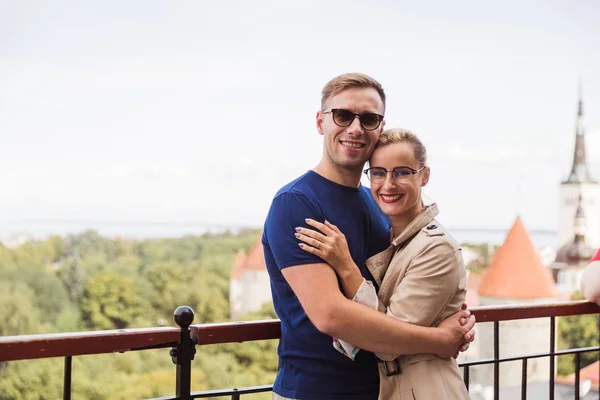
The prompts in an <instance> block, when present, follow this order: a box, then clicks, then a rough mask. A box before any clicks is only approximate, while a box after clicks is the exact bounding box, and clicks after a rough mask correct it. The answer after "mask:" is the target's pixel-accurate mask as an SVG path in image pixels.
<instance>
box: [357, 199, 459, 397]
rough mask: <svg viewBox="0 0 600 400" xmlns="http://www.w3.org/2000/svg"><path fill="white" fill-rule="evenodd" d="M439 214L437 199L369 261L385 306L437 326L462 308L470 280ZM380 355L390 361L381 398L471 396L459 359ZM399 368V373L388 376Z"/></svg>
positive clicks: (397, 315) (401, 315)
mask: <svg viewBox="0 0 600 400" xmlns="http://www.w3.org/2000/svg"><path fill="white" fill-rule="evenodd" d="M437 214H438V208H437V205H436V204H433V205H431V206H428V207H427V208H426V209H425V210H424V211H423V212H422V213H421V214H420V215H419V216H418V217H417V218H415V219H414V220H413V221H412V222H411V223H410V225H409V226H407V227H406V229H405V230H404V231H403V232H402V233H401V234H400V235H398V236H397V237H396V238H394V239H393V240H392V244H391V246H390V247H389V248H388V249H387V250H385V251H383V252H381V253H379V254H376V255H374V256H373V257H371V258H369V259H368V260H367V267H368V268H369V270H370V271H371V274H372V275H373V278H375V281H376V282H377V284H378V285H379V293H378V297H379V301H380V306H379V309H380V311H382V312H385V313H387V314H388V315H390V316H392V317H394V318H397V319H399V320H401V321H405V322H410V323H413V324H419V325H423V326H436V325H437V324H439V323H440V322H441V321H442V320H443V319H445V318H446V317H448V316H450V315H452V314H454V313H455V312H456V311H458V310H459V309H460V307H461V305H462V304H463V302H464V300H465V295H466V280H467V279H466V271H465V266H464V261H463V258H462V253H461V249H460V246H459V245H458V243H457V242H456V241H455V240H454V238H452V236H450V234H449V233H448V232H447V231H446V230H445V229H444V228H443V227H442V225H441V224H440V223H439V222H438V221H436V220H435V219H434V218H435V216H436V215H437ZM377 356H378V357H379V359H381V360H383V361H384V362H381V363H380V364H379V375H380V377H381V387H380V393H379V399H381V400H396V399H398V400H413V399H416V400H432V399H435V400H441V399H451V400H460V399H468V398H469V395H468V392H467V390H466V388H465V385H464V382H463V380H462V377H461V374H460V371H459V368H458V365H457V364H456V360H455V359H453V358H450V359H442V358H439V357H437V356H436V355H434V354H415V355H405V356H398V355H397V354H382V353H377ZM394 360H396V362H394ZM397 367H399V368H397ZM386 369H387V373H386ZM397 369H399V370H400V372H399V373H396V374H394V375H391V376H388V374H389V373H393V372H394V371H396V370H397Z"/></svg>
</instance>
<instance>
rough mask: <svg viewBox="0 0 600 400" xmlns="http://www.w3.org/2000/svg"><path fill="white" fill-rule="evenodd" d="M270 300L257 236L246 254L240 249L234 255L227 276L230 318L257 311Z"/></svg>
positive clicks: (263, 261)
mask: <svg viewBox="0 0 600 400" xmlns="http://www.w3.org/2000/svg"><path fill="white" fill-rule="evenodd" d="M271 300H272V298H271V283H270V281H269V274H268V272H267V266H266V263H265V256H264V253H263V246H262V243H261V241H260V236H259V237H258V239H257V241H256V242H255V243H254V245H253V246H252V248H251V249H250V251H249V252H248V255H246V254H245V253H244V251H243V250H240V251H239V252H238V254H237V256H236V259H235V263H234V266H233V270H232V271H231V275H230V278H229V304H230V313H231V319H232V320H235V319H238V318H239V317H241V316H242V315H244V314H246V313H247V312H250V311H258V310H260V308H261V307H262V306H263V304H265V303H268V302H269V301H271Z"/></svg>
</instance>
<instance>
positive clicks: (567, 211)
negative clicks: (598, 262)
mask: <svg viewBox="0 0 600 400" xmlns="http://www.w3.org/2000/svg"><path fill="white" fill-rule="evenodd" d="M580 197H581V200H579V198H580ZM579 204H581V207H582V209H583V212H584V214H585V215H586V217H587V222H588V224H587V226H586V227H585V237H586V238H587V240H588V244H589V245H590V246H592V247H595V248H598V247H600V183H599V182H598V181H597V180H595V179H594V177H593V176H592V174H591V173H590V170H589V168H588V165H587V159H586V148H585V129H584V124H583V101H582V99H581V96H580V98H579V107H578V110H577V123H576V126H575V146H574V151H573V165H572V167H571V171H570V173H569V176H568V177H567V179H566V180H564V181H563V182H562V183H561V184H560V204H559V227H558V236H559V237H558V239H559V246H562V245H564V244H565V243H568V242H569V241H571V239H572V238H573V235H574V233H575V232H574V231H573V229H574V227H573V218H574V217H575V213H576V212H577V208H578V206H579Z"/></svg>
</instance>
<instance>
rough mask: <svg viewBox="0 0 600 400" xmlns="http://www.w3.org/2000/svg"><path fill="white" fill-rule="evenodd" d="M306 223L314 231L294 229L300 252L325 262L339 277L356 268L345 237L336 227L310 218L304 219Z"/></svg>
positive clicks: (300, 228)
mask: <svg viewBox="0 0 600 400" xmlns="http://www.w3.org/2000/svg"><path fill="white" fill-rule="evenodd" d="M306 223H307V224H308V225H310V226H312V227H313V228H315V229H316V230H314V229H308V228H302V227H298V228H296V238H298V240H300V241H301V243H298V245H299V246H300V248H301V249H302V250H304V251H307V252H309V253H312V254H314V255H316V256H319V257H321V258H322V259H323V260H325V261H327V263H328V264H329V265H330V266H331V267H332V268H333V269H334V270H335V272H336V273H337V274H338V275H339V276H340V277H341V276H342V275H343V274H344V273H348V272H350V271H351V270H352V269H356V268H357V267H356V264H354V261H353V260H352V256H351V255H350V250H349V249H348V242H347V241H346V236H344V234H343V233H342V232H341V231H340V230H339V229H338V227H337V226H335V225H333V224H332V223H330V222H328V221H325V223H324V224H322V223H320V222H318V221H315V220H313V219H310V218H307V219H306Z"/></svg>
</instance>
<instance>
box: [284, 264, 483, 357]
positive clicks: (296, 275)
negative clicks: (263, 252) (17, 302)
mask: <svg viewBox="0 0 600 400" xmlns="http://www.w3.org/2000/svg"><path fill="white" fill-rule="evenodd" d="M281 271H282V273H283V276H284V277H285V279H286V280H287V282H288V283H289V285H290V286H291V288H292V290H293V291H294V293H295V294H296V296H297V297H298V300H299V301H300V304H301V305H302V307H303V308H304V311H305V312H306V315H307V316H308V318H309V319H310V320H311V322H312V323H313V324H314V325H315V326H316V328H317V329H318V330H319V331H321V332H323V333H326V334H328V335H330V336H334V337H337V338H340V339H342V340H345V341H347V342H349V343H352V344H354V345H355V346H357V347H360V348H361V349H365V350H368V351H372V352H381V353H395V354H417V353H435V354H437V355H439V356H440V357H451V356H453V355H455V353H456V352H457V350H458V348H459V347H460V346H461V345H462V344H463V343H464V342H465V341H469V340H470V339H471V337H472V335H473V334H474V333H473V331H472V329H473V326H474V324H475V318H474V317H472V316H471V317H469V315H470V313H469V312H468V311H466V310H465V311H462V312H460V313H457V314H455V316H454V317H451V318H455V321H454V323H450V322H449V323H445V324H444V326H443V327H442V328H428V327H422V326H418V325H412V324H409V323H406V322H402V321H399V320H396V319H394V318H392V317H389V316H387V315H384V314H382V313H380V312H378V311H377V310H373V309H371V308H368V307H366V306H363V305H361V304H358V303H356V302H352V301H351V300H348V299H346V298H345V297H344V296H343V294H342V293H341V292H340V290H339V287H338V282H337V278H336V275H335V272H334V271H333V270H332V269H331V267H330V266H329V265H328V264H325V263H317V264H307V265H298V266H292V267H287V268H284V269H282V270H281ZM460 318H469V320H468V322H467V323H466V324H465V325H464V326H463V325H461V324H460V322H459V319H460Z"/></svg>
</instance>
